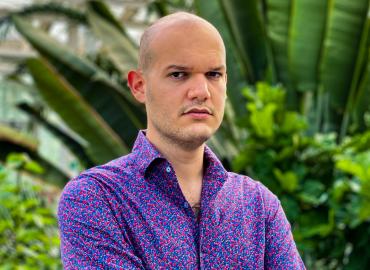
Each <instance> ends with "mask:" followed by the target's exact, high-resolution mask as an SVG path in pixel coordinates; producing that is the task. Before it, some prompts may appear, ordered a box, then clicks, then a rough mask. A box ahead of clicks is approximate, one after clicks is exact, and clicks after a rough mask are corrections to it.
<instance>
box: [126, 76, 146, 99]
mask: <svg viewBox="0 0 370 270" xmlns="http://www.w3.org/2000/svg"><path fill="white" fill-rule="evenodd" d="M127 85H128V87H129V88H130V90H131V93H132V95H133V96H134V97H135V98H136V100H137V101H139V102H140V103H145V80H144V77H143V74H142V73H141V72H140V71H139V70H131V71H129V73H128V74H127Z"/></svg>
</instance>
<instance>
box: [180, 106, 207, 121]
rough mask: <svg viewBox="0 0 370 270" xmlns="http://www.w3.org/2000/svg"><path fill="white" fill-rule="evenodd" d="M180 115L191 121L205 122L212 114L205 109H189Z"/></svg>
mask: <svg viewBox="0 0 370 270" xmlns="http://www.w3.org/2000/svg"><path fill="white" fill-rule="evenodd" d="M182 115H184V116H187V117H190V118H191V119H193V120H205V119H207V118H209V117H210V116H212V115H213V112H212V110H211V109H209V108H207V107H190V108H188V109H186V110H185V111H184V112H183V114H182Z"/></svg>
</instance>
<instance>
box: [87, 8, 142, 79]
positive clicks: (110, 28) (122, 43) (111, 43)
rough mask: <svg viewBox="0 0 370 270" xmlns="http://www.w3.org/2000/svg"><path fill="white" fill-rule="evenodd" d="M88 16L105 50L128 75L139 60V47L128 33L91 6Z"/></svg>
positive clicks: (123, 72) (122, 71)
mask: <svg viewBox="0 0 370 270" xmlns="http://www.w3.org/2000/svg"><path fill="white" fill-rule="evenodd" d="M87 17H88V20H89V24H90V25H91V28H92V31H93V33H94V34H95V35H96V37H98V38H99V40H101V41H102V42H103V51H104V52H105V53H106V55H107V56H108V57H109V58H110V60H111V61H112V62H113V63H114V64H115V66H116V67H117V68H118V70H119V71H120V72H121V73H122V74H124V75H126V74H127V73H128V71H129V70H131V69H135V68H136V67H137V62H138V49H137V48H136V47H135V46H134V45H133V44H132V42H131V41H130V39H129V38H128V37H127V35H124V34H123V33H122V31H120V30H118V29H117V28H116V27H114V25H112V24H111V23H110V22H109V21H107V20H106V19H104V18H103V17H102V16H100V15H99V14H98V13H96V12H95V11H94V10H93V9H92V8H91V7H90V8H88V10H87Z"/></svg>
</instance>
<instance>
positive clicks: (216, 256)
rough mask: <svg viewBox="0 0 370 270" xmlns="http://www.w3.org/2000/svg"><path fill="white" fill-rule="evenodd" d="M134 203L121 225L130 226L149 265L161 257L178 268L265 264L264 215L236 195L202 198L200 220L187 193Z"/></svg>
mask: <svg viewBox="0 0 370 270" xmlns="http://www.w3.org/2000/svg"><path fill="white" fill-rule="evenodd" d="M143 201H145V202H147V203H145V205H143ZM131 203H132V204H137V205H136V207H132V206H133V205H132V206H131V207H130V210H129V212H125V213H122V216H121V218H122V220H124V222H123V223H122V224H125V226H124V227H122V230H123V231H126V232H127V231H129V232H130V234H129V236H128V237H129V238H130V241H131V242H132V244H133V246H134V247H135V252H136V253H137V256H139V257H140V258H142V260H143V261H144V262H145V264H146V265H147V266H148V268H151V269H154V268H155V269H157V268H158V263H160V264H163V265H165V266H166V267H164V268H180V269H199V268H202V267H201V266H203V268H204V269H209V268H212V267H215V266H218V267H219V268H225V267H226V268H228V267H230V266H234V267H235V268H238V267H244V268H243V269H259V268H260V266H262V268H263V256H264V254H263V250H264V223H263V220H262V219H258V218H256V217H257V216H258V215H257V216H256V215H255V212H256V209H253V207H250V206H249V207H243V206H242V205H243V204H242V202H241V201H240V199H238V198H234V199H228V198H226V197H222V196H221V198H220V197H216V198H214V199H213V200H210V201H207V200H205V201H202V207H201V210H200V218H199V222H197V220H196V218H195V215H194V212H193V210H192V208H191V207H190V205H189V203H188V202H187V201H186V200H185V199H183V200H182V201H181V199H179V200H171V199H169V198H167V197H166V196H162V195H159V194H157V196H155V197H154V196H153V197H152V198H150V199H149V198H148V199H145V200H139V199H138V200H137V201H136V202H135V201H131ZM244 203H245V202H244ZM139 205H140V206H139ZM135 209H136V210H135ZM139 209H145V210H139ZM252 212H253V213H252ZM261 216H262V215H261ZM250 254H254V256H253V259H251V258H252V257H251V256H250ZM207 266H209V267H207ZM211 266H212V267H211ZM251 266H253V267H251ZM159 268H160V267H159Z"/></svg>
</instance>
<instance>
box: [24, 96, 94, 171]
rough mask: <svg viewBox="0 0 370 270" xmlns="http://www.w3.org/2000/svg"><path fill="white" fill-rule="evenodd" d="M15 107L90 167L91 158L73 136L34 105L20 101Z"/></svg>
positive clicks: (91, 164)
mask: <svg viewBox="0 0 370 270" xmlns="http://www.w3.org/2000/svg"><path fill="white" fill-rule="evenodd" d="M17 107H18V108H19V109H21V110H22V111H24V112H25V113H27V114H28V115H29V116H31V117H32V119H34V120H35V121H36V122H38V123H39V124H41V125H42V126H43V127H45V128H46V129H47V130H48V131H49V132H50V133H52V134H53V135H54V136H56V137H58V138H59V140H60V141H61V142H62V143H63V144H64V145H65V147H67V148H68V149H69V150H70V151H71V152H72V153H73V154H74V155H75V156H76V157H77V158H78V159H79V160H80V162H81V163H82V164H83V165H84V166H85V167H92V166H93V163H92V162H91V159H90V158H89V156H88V155H87V154H86V151H85V149H84V147H83V145H82V144H81V143H80V142H78V141H77V140H76V139H75V138H73V137H72V136H71V135H70V134H69V133H67V132H66V131H64V130H62V129H61V128H60V127H58V126H56V125H55V124H53V123H51V122H50V121H49V120H48V119H46V118H45V117H44V116H43V115H42V114H41V112H40V111H39V110H37V109H36V108H35V107H34V106H32V105H30V104H28V103H25V102H24V103H20V104H17Z"/></svg>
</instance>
